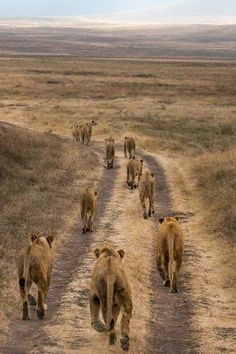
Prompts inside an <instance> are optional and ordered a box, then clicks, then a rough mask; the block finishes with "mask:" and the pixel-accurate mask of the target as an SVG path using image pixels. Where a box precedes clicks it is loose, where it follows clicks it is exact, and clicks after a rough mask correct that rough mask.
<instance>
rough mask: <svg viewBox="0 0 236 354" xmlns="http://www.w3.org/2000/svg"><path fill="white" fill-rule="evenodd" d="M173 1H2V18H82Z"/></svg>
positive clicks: (0, 5)
mask: <svg viewBox="0 0 236 354" xmlns="http://www.w3.org/2000/svg"><path fill="white" fill-rule="evenodd" d="M168 2H173V0H0V16H2V17H3V16H6V17H9V16H13V17H15V16H26V17H31V16H36V17H37V16H81V15H103V14H106V13H115V12H126V11H132V10H140V9H143V8H146V7H151V6H157V5H160V4H163V3H168Z"/></svg>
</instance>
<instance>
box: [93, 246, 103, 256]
mask: <svg viewBox="0 0 236 354" xmlns="http://www.w3.org/2000/svg"><path fill="white" fill-rule="evenodd" d="M93 252H94V255H95V257H96V258H99V256H100V253H101V252H100V249H99V248H95V250H94V251H93Z"/></svg>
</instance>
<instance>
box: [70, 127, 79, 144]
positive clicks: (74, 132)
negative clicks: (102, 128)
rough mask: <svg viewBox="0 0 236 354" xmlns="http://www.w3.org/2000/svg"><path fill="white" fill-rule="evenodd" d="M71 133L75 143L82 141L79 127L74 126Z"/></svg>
mask: <svg viewBox="0 0 236 354" xmlns="http://www.w3.org/2000/svg"><path fill="white" fill-rule="evenodd" d="M71 133H72V136H73V138H74V139H75V141H76V142H77V143H78V142H79V141H80V134H79V126H78V125H73V126H72V127H71Z"/></svg>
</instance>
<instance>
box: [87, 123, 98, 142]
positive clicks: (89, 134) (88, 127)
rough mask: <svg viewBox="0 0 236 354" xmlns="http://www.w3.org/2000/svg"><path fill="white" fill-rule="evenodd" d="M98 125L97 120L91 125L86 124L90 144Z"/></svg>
mask: <svg viewBox="0 0 236 354" xmlns="http://www.w3.org/2000/svg"><path fill="white" fill-rule="evenodd" d="M96 125H98V124H97V122H95V120H92V122H90V123H86V124H85V127H86V129H87V133H88V142H89V143H90V141H91V137H92V133H93V127H95V126H96Z"/></svg>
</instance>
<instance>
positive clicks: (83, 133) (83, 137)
mask: <svg viewBox="0 0 236 354" xmlns="http://www.w3.org/2000/svg"><path fill="white" fill-rule="evenodd" d="M79 137H80V141H81V142H82V144H87V145H88V144H89V136H88V129H87V127H86V125H80V126H79Z"/></svg>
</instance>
